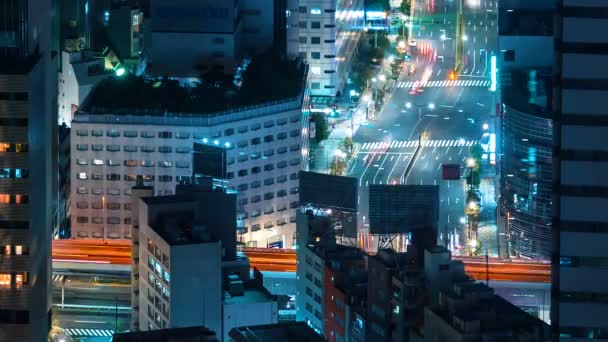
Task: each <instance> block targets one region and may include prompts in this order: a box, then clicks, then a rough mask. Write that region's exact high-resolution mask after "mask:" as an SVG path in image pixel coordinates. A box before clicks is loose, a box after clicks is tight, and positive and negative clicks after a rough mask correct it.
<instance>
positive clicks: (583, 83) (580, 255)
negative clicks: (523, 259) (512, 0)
mask: <svg viewBox="0 0 608 342" xmlns="http://www.w3.org/2000/svg"><path fill="white" fill-rule="evenodd" d="M607 24H608V3H607V2H606V1H602V0H587V1H580V0H579V1H574V0H560V1H558V2H557V25H556V31H555V42H556V44H555V55H556V56H555V57H556V58H555V61H556V64H555V77H556V83H555V89H554V93H555V95H556V97H555V100H554V101H553V104H554V106H555V107H554V111H555V119H554V125H553V127H554V138H555V139H554V142H555V146H554V155H555V162H554V163H553V165H554V166H555V169H554V172H553V174H554V183H553V185H554V188H553V194H554V198H553V205H554V210H553V213H554V221H553V227H554V229H553V233H554V234H553V254H552V264H553V269H552V272H551V274H552V289H551V298H552V303H551V311H552V313H551V327H552V331H553V335H554V340H555V341H591V340H594V341H595V340H606V339H608V320H606V319H605V317H607V315H608V304H607V302H606V300H605V298H606V296H607V295H608V288H607V287H606V286H605V284H606V281H607V280H608V268H607V267H606V265H607V261H608V249H606V242H608V216H607V215H606V207H607V203H608V195H607V191H606V190H607V189H608V177H607V176H606V175H607V174H608V172H607V171H608V155H607V154H606V150H607V149H608V140H607V139H608V122H607V121H606V120H605V117H606V116H605V115H606V105H605V103H606V94H608V87H607V85H606V79H607V78H608V75H607V74H606V63H605V60H606V56H608V49H607V48H606V47H607V46H608V45H607V44H606V43H607V40H606V37H605V36H604V35H598V34H596V33H595V32H598V31H597V30H603V29H602V28H603V27H606V25H607Z"/></svg>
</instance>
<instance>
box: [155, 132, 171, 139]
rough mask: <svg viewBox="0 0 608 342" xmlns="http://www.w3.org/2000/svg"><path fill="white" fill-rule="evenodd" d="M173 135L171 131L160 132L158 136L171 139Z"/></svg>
mask: <svg viewBox="0 0 608 342" xmlns="http://www.w3.org/2000/svg"><path fill="white" fill-rule="evenodd" d="M172 136H173V134H172V133H171V132H166V131H165V132H158V137H159V138H162V139H169V138H171V137H172Z"/></svg>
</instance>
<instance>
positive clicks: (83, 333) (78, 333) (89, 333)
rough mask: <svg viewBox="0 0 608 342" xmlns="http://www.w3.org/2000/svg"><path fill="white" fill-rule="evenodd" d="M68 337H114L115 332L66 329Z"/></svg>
mask: <svg viewBox="0 0 608 342" xmlns="http://www.w3.org/2000/svg"><path fill="white" fill-rule="evenodd" d="M64 332H65V333H66V335H70V336H74V337H78V336H88V337H91V336H106V337H112V336H113V335H114V330H108V329H64Z"/></svg>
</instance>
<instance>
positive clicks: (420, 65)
mask: <svg viewBox="0 0 608 342" xmlns="http://www.w3.org/2000/svg"><path fill="white" fill-rule="evenodd" d="M431 1H432V0H429V1H420V0H417V1H416V2H415V3H414V6H413V7H414V11H413V28H412V32H411V36H410V37H411V38H412V39H414V40H415V41H416V44H417V46H424V49H420V51H422V50H424V54H416V53H414V54H412V59H413V61H412V62H415V63H416V73H415V74H414V75H403V76H402V77H401V78H400V79H399V80H397V83H396V86H395V88H394V89H393V91H392V93H391V94H390V95H389V96H388V100H387V101H386V103H385V104H384V106H383V110H382V112H381V113H379V114H378V116H377V117H376V118H375V120H371V121H369V122H366V123H364V124H363V125H362V126H361V127H360V128H359V129H358V130H357V132H356V135H355V143H356V144H357V146H358V148H357V152H356V154H355V155H354V156H353V158H352V159H351V160H350V161H349V163H348V166H347V175H349V176H352V177H356V178H357V179H358V184H359V199H358V202H359V226H360V227H361V229H362V233H363V236H364V238H365V237H366V238H367V239H369V238H370V237H369V235H366V234H367V231H368V229H369V225H368V223H369V222H368V217H369V208H368V203H367V202H368V187H369V184H419V185H420V184H423V185H438V186H439V192H440V215H439V216H440V218H439V225H438V229H439V237H440V241H442V242H443V243H445V244H446V245H448V246H450V247H451V248H452V249H453V251H454V252H455V254H458V253H459V252H460V250H461V249H462V247H463V246H465V244H466V243H467V241H466V240H465V237H466V234H465V232H464V230H465V222H466V221H465V214H464V208H465V203H464V202H465V181H464V178H461V179H460V180H450V181H448V180H443V179H442V177H441V166H442V164H460V166H461V176H463V175H464V167H465V165H466V160H467V158H469V156H470V154H469V150H470V146H472V145H473V144H475V143H477V142H479V140H480V138H481V136H482V134H483V133H484V132H486V131H485V130H484V128H483V127H484V126H486V127H487V128H488V129H489V130H490V131H492V132H495V127H494V115H495V105H496V103H497V98H496V95H495V93H493V92H491V91H490V89H489V87H490V85H491V78H490V66H489V59H490V58H491V56H492V55H493V54H495V53H496V52H497V51H496V50H497V48H496V45H497V27H496V2H495V1H483V0H482V1H480V2H479V6H478V7H476V8H471V7H468V6H466V2H465V7H464V18H465V36H466V37H465V38H464V39H463V40H465V42H464V43H465V44H464V47H465V53H466V55H465V58H464V66H463V68H462V71H461V73H460V75H458V77H457V78H456V79H450V77H449V75H450V73H451V72H452V70H453V67H454V62H455V59H454V50H455V48H454V45H455V44H454V39H455V37H454V35H455V31H456V29H455V27H456V11H457V8H456V5H455V2H454V1H449V0H436V1H432V4H433V6H430V4H429V2H431ZM429 56H430V57H429ZM404 74H405V73H404ZM423 133H424V134H426V135H428V139H429V140H427V141H426V142H425V143H424V144H423V147H422V149H421V151H420V152H419V154H418V158H416V159H415V160H412V158H413V157H414V152H415V150H416V148H417V147H418V145H419V141H418V139H419V137H420V136H421V135H422V134H423ZM410 163H411V164H412V169H411V172H410V173H409V174H408V175H405V170H406V168H407V167H408V165H409V164H410ZM484 167H485V168H486V172H485V173H484V177H485V178H484V179H483V180H482V184H483V186H482V187H481V190H482V195H483V196H486V195H487V196H489V197H494V196H495V191H494V179H493V175H494V174H495V172H494V170H495V166H491V165H486V166H484ZM486 202H487V203H488V206H489V207H488V208H482V210H486V211H487V212H492V211H493V210H495V209H494V208H491V207H490V206H491V205H495V201H494V198H492V199H491V200H490V199H488V200H487V201H486ZM487 216H488V215H486V217H487ZM491 220H492V217H490V221H491ZM493 220H494V222H493V223H492V222H490V223H489V224H487V225H484V226H483V228H484V229H486V231H484V234H480V235H481V236H483V239H485V241H483V244H484V247H485V248H486V249H487V251H488V253H489V254H490V255H495V254H497V248H495V247H494V245H495V244H496V241H497V239H498V233H497V232H496V225H495V218H494V219H493Z"/></svg>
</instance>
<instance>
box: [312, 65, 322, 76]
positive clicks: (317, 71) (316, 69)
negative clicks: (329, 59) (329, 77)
mask: <svg viewBox="0 0 608 342" xmlns="http://www.w3.org/2000/svg"><path fill="white" fill-rule="evenodd" d="M310 72H311V73H312V74H313V75H321V67H312V68H310Z"/></svg>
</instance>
